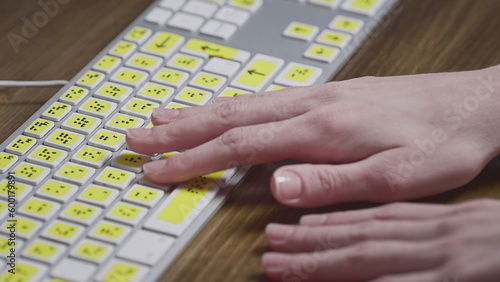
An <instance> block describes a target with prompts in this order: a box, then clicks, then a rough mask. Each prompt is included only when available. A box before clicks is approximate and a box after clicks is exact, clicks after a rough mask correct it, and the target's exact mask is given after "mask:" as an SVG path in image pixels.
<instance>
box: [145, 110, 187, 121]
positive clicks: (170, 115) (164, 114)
mask: <svg viewBox="0 0 500 282" xmlns="http://www.w3.org/2000/svg"><path fill="white" fill-rule="evenodd" d="M179 114H180V111H179V110H178V109H154V110H153V114H152V115H151V117H152V118H156V119H166V120H170V119H174V118H176V117H177V116H178V115H179Z"/></svg>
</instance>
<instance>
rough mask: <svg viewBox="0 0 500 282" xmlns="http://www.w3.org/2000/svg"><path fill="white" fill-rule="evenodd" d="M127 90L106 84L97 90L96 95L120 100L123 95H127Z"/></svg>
mask: <svg viewBox="0 0 500 282" xmlns="http://www.w3.org/2000/svg"><path fill="white" fill-rule="evenodd" d="M127 90H128V88H126V87H123V86H118V85H116V84H110V83H106V84H104V85H103V86H102V87H101V88H99V90H97V92H96V93H97V94H100V95H103V96H107V97H110V98H116V99H120V98H121V97H123V95H125V94H127Z"/></svg>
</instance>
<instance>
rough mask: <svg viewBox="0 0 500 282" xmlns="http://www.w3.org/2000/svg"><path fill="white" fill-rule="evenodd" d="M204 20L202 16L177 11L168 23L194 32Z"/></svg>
mask: <svg viewBox="0 0 500 282" xmlns="http://www.w3.org/2000/svg"><path fill="white" fill-rule="evenodd" d="M204 22H205V20H204V19H203V18H202V17H199V16H194V15H189V14H185V13H181V12H178V13H176V14H175V15H174V16H173V17H172V18H171V19H170V21H169V22H168V25H169V26H171V27H176V28H179V29H183V30H187V31H190V32H195V31H197V30H198V29H199V28H200V27H201V25H202V24H203V23H204Z"/></svg>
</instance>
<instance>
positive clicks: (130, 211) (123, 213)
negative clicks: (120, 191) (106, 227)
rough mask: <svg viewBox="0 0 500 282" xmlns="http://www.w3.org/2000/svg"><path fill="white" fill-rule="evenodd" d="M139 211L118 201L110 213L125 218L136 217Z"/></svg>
mask: <svg viewBox="0 0 500 282" xmlns="http://www.w3.org/2000/svg"><path fill="white" fill-rule="evenodd" d="M140 213H141V210H140V209H138V208H136V207H134V206H131V205H127V204H122V203H119V204H117V205H116V206H115V207H114V208H113V209H112V210H111V215H112V216H116V217H120V218H123V219H127V220H132V219H134V218H136V217H137V216H138V215H139V214H140Z"/></svg>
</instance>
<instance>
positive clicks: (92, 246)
mask: <svg viewBox="0 0 500 282" xmlns="http://www.w3.org/2000/svg"><path fill="white" fill-rule="evenodd" d="M113 250H114V247H113V245H110V244H106V243H102V242H99V241H96V240H91V239H83V240H82V241H80V242H79V243H78V244H77V245H76V246H75V247H74V248H73V250H72V251H71V252H70V255H71V256H72V257H75V258H79V259H83V260H86V261H89V262H93V263H98V264H100V263H103V262H105V261H106V260H107V259H108V258H109V256H110V255H111V253H112V252H113Z"/></svg>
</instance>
